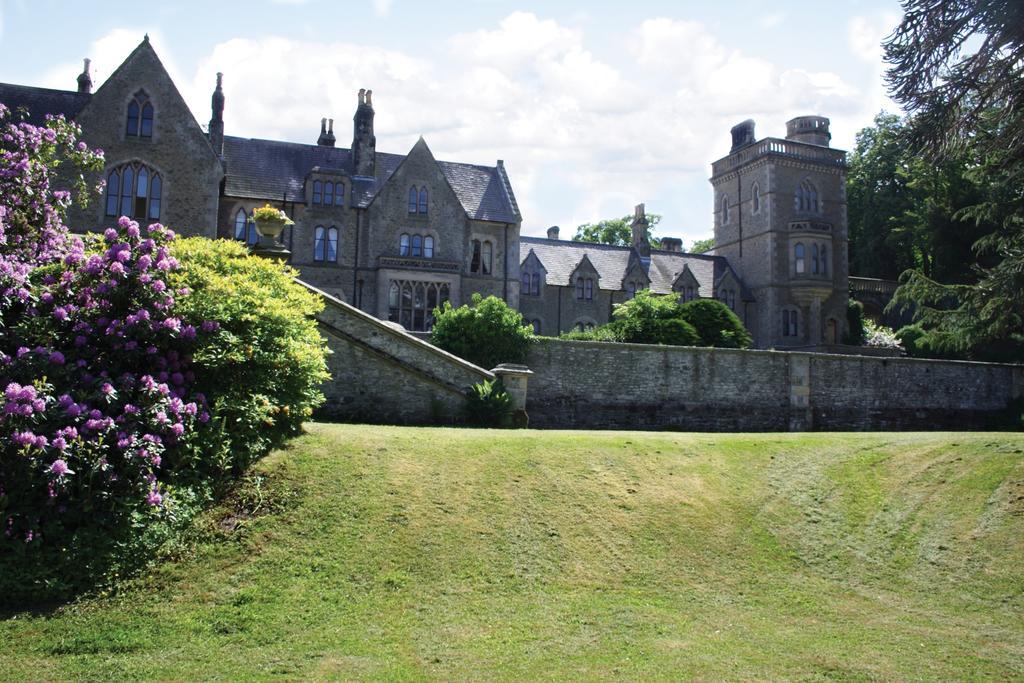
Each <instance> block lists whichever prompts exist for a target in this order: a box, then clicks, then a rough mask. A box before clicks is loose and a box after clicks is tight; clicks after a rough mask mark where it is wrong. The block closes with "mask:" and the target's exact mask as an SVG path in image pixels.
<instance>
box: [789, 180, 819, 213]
mask: <svg viewBox="0 0 1024 683" xmlns="http://www.w3.org/2000/svg"><path fill="white" fill-rule="evenodd" d="M793 208H794V209H796V210H797V211H801V212H804V213H818V208H819V204H818V189H817V188H816V187H814V184H813V183H811V181H809V180H805V181H803V182H802V183H800V187H798V188H797V189H796V195H795V196H794V198H793Z"/></svg>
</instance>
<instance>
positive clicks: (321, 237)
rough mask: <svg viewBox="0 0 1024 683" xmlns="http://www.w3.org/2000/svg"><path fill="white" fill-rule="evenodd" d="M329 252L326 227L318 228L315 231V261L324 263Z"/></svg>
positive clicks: (320, 226) (319, 226)
mask: <svg viewBox="0 0 1024 683" xmlns="http://www.w3.org/2000/svg"><path fill="white" fill-rule="evenodd" d="M326 252H327V234H326V230H324V226H322V225H318V226H316V230H314V231H313V260H314V261H323V260H324V258H325V257H326Z"/></svg>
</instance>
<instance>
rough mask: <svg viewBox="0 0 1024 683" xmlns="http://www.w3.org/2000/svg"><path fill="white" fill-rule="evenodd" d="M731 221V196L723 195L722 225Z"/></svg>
mask: <svg viewBox="0 0 1024 683" xmlns="http://www.w3.org/2000/svg"><path fill="white" fill-rule="evenodd" d="M728 222H729V198H728V197H726V196H724V195H723V196H722V225H725V224H726V223H728Z"/></svg>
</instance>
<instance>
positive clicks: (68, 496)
mask: <svg viewBox="0 0 1024 683" xmlns="http://www.w3.org/2000/svg"><path fill="white" fill-rule="evenodd" d="M8 118H9V117H8V114H7V111H6V109H4V108H3V106H2V105H0V154H2V156H0V193H2V194H0V393H2V396H0V604H2V603H19V602H25V601H33V600H38V599H40V598H53V597H69V596H72V595H74V594H76V593H77V592H79V591H80V590H82V589H83V588H85V587H88V586H91V585H95V583H96V582H97V581H104V580H105V579H108V578H110V577H112V576H116V575H120V574H123V573H126V572H129V571H131V570H132V569H133V568H135V567H137V566H141V565H142V564H144V562H145V560H146V559H147V558H148V557H149V556H151V554H152V551H153V549H154V547H155V545H156V544H157V543H158V542H159V541H160V540H161V539H164V538H167V537H168V534H170V533H172V531H173V529H174V528H175V527H178V528H180V526H181V524H182V523H183V521H187V519H188V518H189V517H190V516H191V515H192V514H193V513H194V512H195V511H196V510H197V509H198V506H199V505H201V504H202V503H204V502H205V501H208V500H209V499H210V496H211V495H212V494H213V493H214V491H215V489H216V487H217V486H219V485H221V484H223V483H224V482H226V481H228V480H229V478H230V477H231V476H232V475H235V474H238V473H239V472H240V471H241V470H242V469H244V467H245V466H247V465H248V464H249V463H250V462H251V461H252V460H254V459H255V458H257V457H259V456H260V455H262V454H263V453H265V452H266V451H267V450H268V449H269V448H271V447H272V446H275V445H277V444H278V443H280V442H281V440H283V439H284V438H285V437H287V436H289V435H291V434H293V433H295V432H296V431H297V430H298V428H299V427H300V425H301V421H302V420H303V419H304V418H305V417H307V416H308V415H309V414H310V413H311V412H312V409H313V408H315V407H316V406H317V405H318V404H319V402H320V401H322V396H321V395H320V393H319V391H318V386H319V384H320V383H321V382H322V380H323V379H324V377H325V376H326V372H325V363H324V350H323V343H322V340H321V339H320V337H319V334H318V333H317V332H316V328H315V323H313V322H312V321H311V320H309V319H307V318H305V315H307V314H308V313H310V312H313V311H315V309H316V303H315V300H314V301H312V302H311V301H310V299H309V298H304V297H308V294H307V293H306V292H305V291H304V290H301V288H299V287H298V286H297V285H295V284H294V282H292V281H291V276H290V274H289V273H288V272H287V271H286V270H285V269H284V267H283V266H280V265H278V264H271V263H269V262H266V261H262V260H260V259H254V258H251V257H249V256H248V255H247V254H246V253H245V252H244V251H242V252H239V253H229V254H225V253H223V252H224V250H225V249H228V250H229V251H230V248H231V247H224V246H221V245H220V244H218V243H217V242H216V241H210V240H202V239H193V240H183V242H187V243H188V244H187V245H186V246H183V247H181V248H178V249H176V247H177V245H176V244H175V238H176V236H175V234H174V233H173V232H172V231H171V230H168V229H167V228H165V227H163V226H161V225H159V224H153V225H150V226H148V227H145V228H143V227H140V226H139V225H138V224H137V223H135V222H134V221H132V220H130V219H128V218H121V220H120V221H119V224H118V227H117V228H116V229H114V228H111V229H108V230H106V231H105V232H104V233H103V234H102V235H90V236H88V237H85V238H83V237H79V236H75V235H72V234H70V233H69V232H68V230H67V229H66V227H65V226H64V225H63V222H62V221H63V216H64V213H65V211H66V209H67V208H68V206H69V205H70V197H71V192H70V191H67V190H61V189H56V188H55V187H53V185H55V184H56V183H58V182H65V181H68V179H70V182H71V183H72V184H73V185H74V186H75V187H76V189H78V190H79V191H80V190H81V189H82V188H84V187H85V186H84V182H85V181H84V178H85V177H86V176H85V173H87V172H88V171H89V170H95V168H96V167H97V165H101V163H102V159H101V157H100V155H99V154H98V153H95V152H91V151H89V150H88V149H86V148H85V146H84V145H81V144H80V143H76V135H77V129H76V127H75V126H74V125H73V124H69V123H67V122H64V121H63V120H51V121H50V122H49V123H48V127H47V128H36V127H33V126H29V125H27V124H24V123H12V122H10V121H8V120H7V119H8ZM59 166H64V168H63V169H62V171H61V173H60V174H59V175H57V174H54V173H53V170H54V169H55V168H57V167H59ZM68 166H70V167H71V171H72V172H69V169H68V168H67V167H68ZM76 173H77V174H78V175H77V177H75V174H76ZM58 178H59V180H58ZM231 246H234V245H231ZM179 252H180V253H179ZM204 254H207V256H203V255H204ZM209 254H216V255H217V257H216V258H214V259H213V260H211V258H210V257H209ZM200 257H202V258H200ZM179 258H181V261H179ZM204 259H205V260H204ZM190 260H194V261H195V263H191V264H190V263H189V261H190ZM254 276H258V277H259V282H256V281H250V280H252V278H253V277H254ZM275 278H276V279H275ZM193 289H194V290H196V291H195V292H193ZM233 293H234V294H235V296H234V297H232V294H233ZM222 296H223V297H226V298H229V299H232V298H233V299H234V301H233V302H232V303H230V304H225V303H220V302H218V301H216V298H217V297H222ZM268 297H272V298H273V299H274V300H275V302H280V303H281V305H283V306H287V307H289V310H287V311H283V310H280V309H278V308H275V306H276V305H277V304H276V303H273V302H271V303H267V302H265V301H261V299H267V298H268ZM257 345H261V346H260V350H259V351H258V352H257V351H253V348H254V347H256V346H257ZM279 352H280V353H281V354H282V355H280V356H277V357H273V356H275V354H277V353H279ZM265 375H273V377H266V376H265ZM169 530H170V531H169Z"/></svg>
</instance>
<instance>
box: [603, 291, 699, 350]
mask: <svg viewBox="0 0 1024 683" xmlns="http://www.w3.org/2000/svg"><path fill="white" fill-rule="evenodd" d="M612 315H613V316H614V320H613V321H612V322H611V323H610V324H609V325H608V327H610V328H611V332H612V334H613V335H614V337H615V339H616V340H617V341H622V342H630V343H633V344H671V345H675V346H694V345H695V344H697V341H698V335H697V331H696V330H695V329H694V328H693V325H691V324H690V323H689V322H687V321H686V320H685V319H684V316H683V313H682V308H681V307H680V305H679V302H678V301H677V300H676V296H675V295H671V294H666V295H658V294H652V293H651V291H650V290H649V289H645V290H642V291H639V292H637V293H636V296H634V297H633V298H632V299H630V300H629V301H627V302H625V303H622V304H616V305H615V309H614V311H613V313H612ZM595 332H596V330H595Z"/></svg>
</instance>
